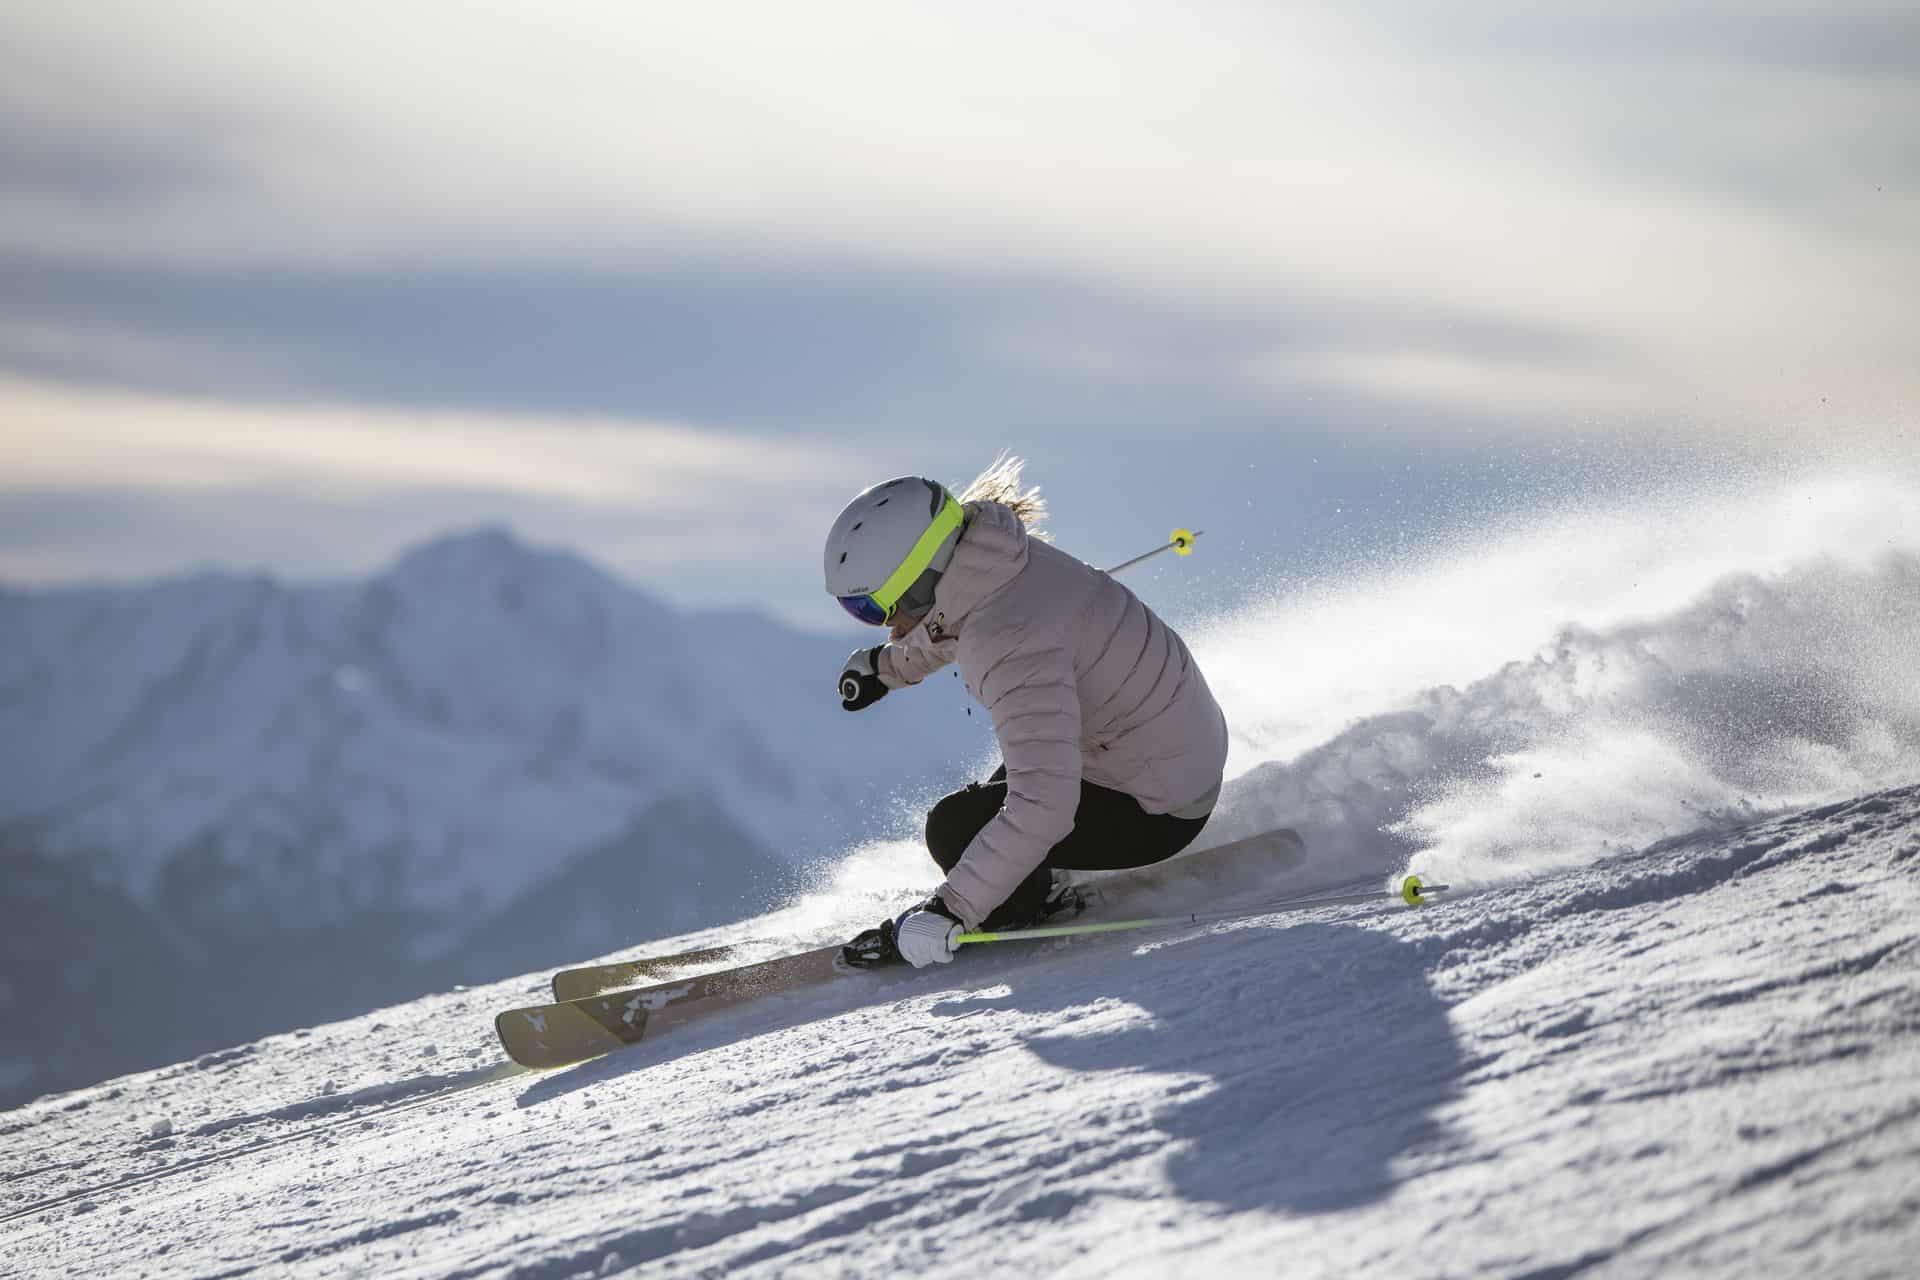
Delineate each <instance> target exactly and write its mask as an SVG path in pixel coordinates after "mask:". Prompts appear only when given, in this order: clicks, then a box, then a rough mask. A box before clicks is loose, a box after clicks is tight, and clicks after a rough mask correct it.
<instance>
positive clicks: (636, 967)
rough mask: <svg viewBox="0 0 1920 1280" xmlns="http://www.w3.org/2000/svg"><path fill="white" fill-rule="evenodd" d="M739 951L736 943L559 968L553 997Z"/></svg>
mask: <svg viewBox="0 0 1920 1280" xmlns="http://www.w3.org/2000/svg"><path fill="white" fill-rule="evenodd" d="M740 950H741V948H740V947H739V946H737V945H732V944H729V945H726V946H719V947H695V948H694V949H693V950H691V951H677V952H675V953H674V954H672V955H670V956H645V957H642V958H641V959H638V960H616V961H614V962H613V963H611V964H589V965H581V966H580V967H579V968H576V969H562V970H560V972H558V973H556V974H554V975H553V998H554V999H555V1000H578V999H581V998H582V997H584V996H592V995H598V994H600V993H601V992H602V991H609V990H615V989H618V988H621V987H631V986H636V985H638V984H639V983H641V982H644V981H646V980H647V979H649V978H664V977H666V976H667V975H668V974H670V973H672V972H673V971H674V970H675V969H691V968H693V967H694V966H696V965H703V964H712V963H714V962H716V961H719V960H727V959H731V958H733V957H734V956H736V955H738V954H739V952H740Z"/></svg>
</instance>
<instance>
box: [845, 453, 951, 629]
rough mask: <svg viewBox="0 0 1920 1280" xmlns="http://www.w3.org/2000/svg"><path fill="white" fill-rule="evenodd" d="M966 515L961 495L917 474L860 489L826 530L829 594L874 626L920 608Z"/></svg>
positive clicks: (925, 605)
mask: <svg viewBox="0 0 1920 1280" xmlns="http://www.w3.org/2000/svg"><path fill="white" fill-rule="evenodd" d="M965 519H966V511H965V508H963V507H962V506H961V505H960V501H959V499H957V498H955V497H954V496H953V495H952V494H951V493H948V492H947V490H946V488H945V486H943V485H940V484H937V483H936V482H934V481H932V480H928V479H925V478H923V477H920V476H901V477H900V478H899V479H897V480H889V481H887V482H886V483H884V484H877V485H875V486H873V488H871V489H868V490H865V491H864V492H862V493H861V494H860V496H859V497H857V498H855V499H854V500H853V501H852V502H849V503H848V504H847V509H846V510H845V511H842V512H841V513H840V518H839V519H838V520H835V521H834V522H833V528H832V529H831V530H830V531H829V532H828V534H827V549H826V569H827V594H829V595H831V596H833V597H834V598H835V599H837V600H838V601H839V602H840V605H841V607H842V608H844V609H845V610H846V611H847V612H848V613H850V614H852V615H853V616H854V617H856V618H858V619H860V621H862V622H867V623H871V624H873V625H874V626H882V625H884V624H886V623H888V622H890V621H892V620H893V617H894V614H895V613H896V612H899V611H902V610H904V611H905V614H906V616H907V617H917V616H919V615H920V614H923V613H925V612H926V611H927V610H928V609H929V608H931V607H932V605H933V586H934V583H936V582H938V581H939V580H940V575H941V574H942V573H943V572H945V571H946V567H947V563H948V562H949V561H950V560H952V559H953V548H954V544H955V543H957V542H959V541H960V527H961V525H962V523H964V521H965Z"/></svg>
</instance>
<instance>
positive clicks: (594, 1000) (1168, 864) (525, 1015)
mask: <svg viewBox="0 0 1920 1280" xmlns="http://www.w3.org/2000/svg"><path fill="white" fill-rule="evenodd" d="M1256 854H1257V855H1258V856H1255V857H1251V858H1250V857H1249V856H1248V855H1256ZM1302 854H1303V845H1302V843H1301V840H1300V836H1299V835H1298V833H1296V832H1294V831H1292V830H1290V829H1286V828H1282V829H1279V830H1275V831H1267V832H1262V833H1260V834H1259V835H1255V836H1249V837H1247V838H1246V839H1244V840H1236V841H1233V842H1231V843H1229V844H1224V845H1215V846H1213V847H1211V848H1207V849H1203V850H1200V851H1198V852H1195V853H1186V854H1181V855H1180V856H1179V857H1176V858H1170V859H1168V860H1167V861H1165V862H1158V863H1154V864H1152V865H1151V866H1147V867H1140V868H1136V869H1133V870H1129V871H1115V872H1105V873H1100V875H1099V877H1098V878H1097V879H1089V880H1088V881H1086V883H1085V889H1084V892H1085V894H1086V896H1087V897H1088V898H1089V899H1091V900H1093V901H1095V902H1100V903H1106V902H1109V901H1112V900H1115V899H1124V898H1131V897H1133V896H1135V895H1136V894H1144V893H1147V892H1150V891H1155V890H1160V891H1164V890H1165V889H1166V887H1167V886H1169V885H1174V884H1179V883H1191V884H1193V885H1194V886H1195V888H1196V889H1201V888H1204V889H1206V890H1207V891H1208V893H1209V895H1210V896H1211V895H1212V894H1217V893H1219V892H1223V891H1224V892H1232V891H1233V890H1234V888H1235V887H1236V882H1244V884H1245V886H1246V887H1252V885H1253V884H1254V883H1257V881H1258V878H1259V877H1260V876H1262V875H1266V874H1270V873H1271V872H1272V870H1273V869H1274V868H1275V866H1276V865H1282V866H1284V865H1291V864H1293V863H1295V862H1297V861H1298V860H1299V859H1300V857H1301V856H1302ZM842 945H843V944H841V943H834V944H832V945H830V946H825V947H818V948H815V949H814V950H812V951H804V952H800V953H798V954H795V955H786V956H776V957H774V958H773V959H770V960H762V961H759V962H757V963H754V964H746V965H739V966H736V967H734V968H729V969H720V970H716V971H712V972H708V973H704V974H697V975H694V976H692V977H688V978H684V979H676V980H672V981H667V982H659V983H654V984H652V985H650V986H643V987H632V988H627V989H623V990H615V991H604V990H603V984H604V982H605V981H606V980H607V978H606V975H608V974H610V973H612V974H615V975H616V977H615V979H614V980H616V981H617V980H620V979H619V977H618V976H617V975H618V974H621V973H625V972H629V971H631V972H633V973H634V974H635V976H639V977H647V976H654V975H655V974H657V973H658V972H660V971H662V970H666V969H672V968H679V967H688V966H691V965H694V964H698V963H701V962H703V961H704V960H711V959H720V958H724V957H725V956H726V955H728V954H730V953H732V952H734V951H736V950H738V949H739V948H735V947H711V948H704V949H702V950H698V951H688V952H680V953H677V954H675V955H669V956H659V957H654V958H651V959H644V960H631V961H621V962H617V963H615V964H611V965H592V966H586V967H583V968H579V969H573V970H563V971H562V973H561V974H558V975H556V976H555V978H554V986H555V992H556V995H557V994H558V993H559V991H560V989H561V987H562V978H565V979H566V984H567V989H570V990H574V989H578V987H579V985H581V984H592V987H593V991H594V994H590V995H580V996H573V997H568V998H561V999H557V1000H555V1001H554V1002H553V1003H551V1004H542V1005H530V1006H527V1007H524V1008H518V1009H507V1010H504V1011H502V1012H501V1013H500V1014H499V1015H497V1016H496V1017H495V1018H494V1029H495V1031H496V1032H498V1034H499V1037H500V1044H501V1047H503V1048H504V1049H505V1050H506V1051H507V1055H508V1056H509V1057H511V1058H512V1059H513V1060H514V1061H515V1062H517V1063H519V1064H520V1065H521V1066H523V1067H535V1068H550V1067H564V1066H570V1065H572V1064H574V1063H577V1062H585V1061H587V1060H588V1059H590V1058H597V1057H599V1056H600V1055H602V1054H605V1053H611V1052H612V1051H614V1050H615V1049H621V1048H625V1047H626V1046H628V1045H631V1044H637V1043H639V1041H640V1040H641V1039H642V1038H644V1037H645V1036H648V1035H657V1034H659V1033H660V1032H661V1031H665V1030H667V1029H669V1028H671V1027H676V1026H681V1025H684V1024H686V1023H688V1022H692V1021H695V1020H696V1019H699V1018H703V1017H706V1016H708V1015H709V1014H712V1013H715V1012H718V1011H720V1010H723V1009H728V1008H732V1007H734V1006H736V1005H739V1004H742V1003H745V1002H747V1001H749V1000H754V999H758V998H760V997H762V996H767V995H774V994H777V993H781V992H786V991H797V990H801V989H804V988H806V987H810V986H816V985H818V984H820V983H824V982H829V981H832V980H833V979H835V978H838V977H842V976H844V975H847V974H851V973H860V972H865V970H861V969H856V968H854V967H853V966H850V965H848V964H847V963H846V962H845V961H844V960H843V959H842V958H841V954H840V953H841V948H842Z"/></svg>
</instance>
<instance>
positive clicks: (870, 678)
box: [840, 645, 887, 711]
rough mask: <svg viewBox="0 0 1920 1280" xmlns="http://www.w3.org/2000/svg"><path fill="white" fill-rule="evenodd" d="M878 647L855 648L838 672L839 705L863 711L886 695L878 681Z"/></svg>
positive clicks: (885, 689) (883, 686) (847, 708)
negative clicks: (844, 665)
mask: <svg viewBox="0 0 1920 1280" xmlns="http://www.w3.org/2000/svg"><path fill="white" fill-rule="evenodd" d="M880 648H881V646H879V645H875V646H873V648H871V649H855V650H854V651H853V656H852V657H850V658H848V659H847V665H846V667H845V668H844V669H843V670H842V671H841V672H840V705H841V707H842V708H844V709H845V710H847V711H863V710H865V709H866V708H868V707H870V706H872V705H873V704H874V703H876V702H878V701H880V699H882V698H884V697H886V696H887V686H886V685H884V684H882V683H880Z"/></svg>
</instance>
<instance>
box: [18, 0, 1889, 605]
mask: <svg viewBox="0 0 1920 1280" xmlns="http://www.w3.org/2000/svg"><path fill="white" fill-rule="evenodd" d="M102 12H103V11H101V10H99V9H97V8H93V7H88V6H72V5H61V4H55V3H51V2H45V3H43V2H41V0H15V3H13V4H10V5H8V6H7V8H6V10H5V11H4V13H0V580H3V581H6V582H10V583H14V584H57V583H65V582H73V581H96V580H114V581H127V580H139V579H142V578H146V577H150V576H153V575H159V574H172V573H178V572H183V571H187V570H192V569H197V568H202V567H207V566H224V567H229V568H234V569H241V570H255V569H266V570H270V571H273V572H276V573H280V574H283V575H286V576H289V577H294V578H305V579H311V578H315V577H328V576H337V575H343V574H357V573H363V572H367V571H370V570H373V569H375V568H377V567H379V566H380V565H382V564H384V563H385V562H387V561H389V560H390V559H391V558H392V557H393V556H394V555H396V554H397V553H398V552H399V551H400V550H402V549H403V548H405V547H406V546H408V545H410V544H411V543H414V542H417V541H419V540H421V539H424V538H428V537H431V536H434V535H436V534H439V533H443V532H447V531H450V530H456V529H461V528H467V527H471V526H474V525H479V524H503V525H507V526H510V527H512V528H514V529H516V530H518V531H519V532H520V533H521V534H522V535H523V536H525V537H527V538H529V539H531V540H534V541H539V542H545V543H558V544H565V545H569V546H572V547H575V548H577V549H578V550H580V551H582V552H583V553H585V554H588V555H589V556H591V557H592V558H594V559H596V560H598V561H600V562H601V563H603V564H605V565H607V566H609V567H610V568H613V569H614V570H616V571H618V572H619V573H621V574H622V575H624V576H625V577H627V578H629V579H630V580H632V581H634V582H636V583H639V584H641V585H643V586H647V587H649V588H652V589H654V590H657V591H658V592H660V593H661V594H663V595H665V596H667V597H669V598H671V599H674V600H676V601H679V602H682V603H687V604H701V605H707V604H729V605H731V604H742V603H745V604H755V605H759V606H761V607H763V608H766V609H768V610H771V611H772V612H774V613H776V614H778V615H779V616H781V617H783V618H786V619H788V620H791V621H795V622H799V623H802V624H803V625H810V626H815V627H818V628H822V629H833V628H836V627H846V626H850V625H852V624H849V623H847V622H846V621H845V620H844V619H843V618H841V617H840V616H839V611H838V610H835V609H833V608H832V607H831V606H830V605H828V604H827V602H826V601H825V600H824V599H823V598H822V597H823V594H824V593H823V591H822V590H821V586H820V569H819V544H820V541H821V538H822V537H823V536H824V533H825V530H826V528H827V527H828V525H829V524H830V523H831V521H832V518H833V516H834V514H835V513H836V512H837V511H838V510H839V508H840V506H841V505H842V504H844V502H845V501H846V500H847V499H848V498H850V497H851V496H852V495H853V493H855V492H857V491H858V490H859V489H861V488H863V487H865V486H866V485H868V484H871V483H875V482H877V481H879V480H882V479H886V478H889V477H891V476H895V475H901V474H909V473H919V474H926V475H931V476H934V477H935V478H938V479H942V480H945V481H947V482H948V483H950V484H955V485H958V484H961V483H964V481H965V480H966V479H968V478H969V477H971V475H972V474H974V473H975V472H976V471H978V470H979V469H981V468H982V467H984V466H985V465H986V464H987V463H988V462H990V461H991V460H992V458H993V457H994V456H995V455H996V454H997V453H998V452H999V451H1000V450H1002V449H1012V450H1014V451H1016V452H1019V453H1022V454H1024V455H1026V456H1027V457H1028V458H1029V459H1030V466H1029V478H1030V479H1031V480H1033V481H1036V482H1038V483H1039V484H1040V485H1041V486H1042V488H1043V489H1044V490H1045V491H1046V493H1047V494H1048V496H1049V497H1050V499H1051V500H1052V504H1053V507H1054V512H1055V515H1054V531H1055V533H1056V535H1057V537H1058V538H1059V540H1060V542H1061V543H1062V545H1064V546H1066V547H1067V549H1069V550H1072V551H1074V552H1075V553H1076V554H1079V555H1081V556H1083V557H1084V558H1086V559H1089V560H1091V561H1094V562H1096V563H1113V562H1117V561H1119V560H1122V559H1125V558H1127V557H1129V556H1131V555H1134V554H1136V553H1138V552H1140V551H1142V550H1145V549H1147V548H1148V547H1150V546H1152V545H1154V544H1155V543H1157V542H1159V541H1161V540H1163V539H1164V538H1165V537H1166V536H1167V533H1168V532H1169V531H1170V530H1171V529H1172V528H1174V527H1175V526H1186V527H1190V528H1200V529H1205V530H1207V532H1208V533H1209V534H1210V535H1211V536H1210V537H1208V538H1206V539H1204V540H1203V543H1202V554H1201V555H1199V556H1196V557H1194V558H1192V559H1191V560H1189V561H1181V562H1178V563H1177V564H1175V563H1161V562H1155V563H1154V564H1153V565H1152V566H1151V567H1150V568H1148V569H1147V570H1145V571H1144V572H1143V574H1142V580H1143V581H1145V582H1147V583H1150V584H1152V590H1153V592H1155V593H1157V595H1156V597H1155V598H1157V599H1159V600H1160V601H1161V602H1162V603H1163V604H1165V605H1168V606H1170V607H1171V608H1172V610H1173V611H1174V612H1175V613H1176V614H1177V613H1179V612H1180V611H1182V610H1184V611H1186V612H1188V613H1194V612H1200V611H1204V610H1207V609H1212V608H1216V607H1219V606H1221V605H1225V604H1230V603H1232V602H1233V601H1234V599H1235V597H1236V596H1237V595H1238V594H1240V593H1243V592H1245V591H1246V590H1248V589H1249V588H1250V586H1251V584H1253V583H1254V582H1256V581H1258V582H1263V583H1271V582H1272V581H1273V580H1274V579H1276V578H1281V579H1284V578H1286V577H1288V576H1289V575H1293V576H1299V575H1309V574H1313V573H1318V572H1324V571H1325V570H1326V567H1327V566H1328V565H1331V564H1336V563H1338V562H1340V561H1341V560H1342V559H1345V558H1351V557H1355V556H1361V557H1366V556H1375V557H1377V556H1383V555H1393V554H1397V553H1399V552H1400V551H1403V550H1405V549H1406V548H1407V547H1409V546H1417V545H1419V544H1421V543H1422V542H1423V541H1424V540H1426V539H1429V538H1432V537H1435V536H1439V535H1440V534H1441V533H1442V532H1444V531H1446V530H1448V529H1453V528H1458V527H1460V526H1461V525H1462V524H1463V523H1471V522H1473V521H1476V520H1482V519H1488V518H1495V517H1498V516H1501V515H1503V514H1510V513H1512V512H1513V511H1515V510H1519V509H1538V508H1543V507H1546V508H1551V507H1553V506H1555V505H1556V504H1560V503H1565V502H1569V501H1573V500H1575V499H1576V498H1578V499H1583V500H1584V499H1588V498H1591V497H1592V495H1593V494H1595V493H1596V492H1602V491H1607V490H1612V489H1617V490H1630V491H1633V492H1636V493H1639V492H1644V491H1646V490H1650V489H1652V490H1659V489H1672V488H1676V487H1680V488H1684V487H1685V486H1686V485H1688V484H1691V483H1694V482H1696V480H1697V479H1698V478H1699V477H1700V476H1702V475H1706V474H1713V475H1720V474H1724V473H1726V472H1727V471H1729V470H1740V469H1756V470H1770V471H1776V472H1777V471H1786V472H1789V473H1791V472H1793V471H1796V470H1803V469H1808V468H1814V467H1818V466H1821V465H1823V464H1825V463H1826V462H1828V461H1830V460H1834V459H1846V460H1849V461H1851V462H1853V463H1858V462H1859V461H1860V460H1861V459H1863V458H1864V459H1866V460H1868V461H1870V462H1872V461H1879V462H1884V463H1886V464H1888V465H1911V464H1912V460H1913V458H1914V456H1915V455H1916V454H1920V449H1916V448H1915V447H1914V436H1913V426H1914V422H1915V418H1916V410H1920V307H1916V306H1915V305H1914V299H1915V298H1916V297H1920V238H1917V237H1915V236H1914V234H1913V231H1912V229H1913V228H1914V227H1915V226H1920V126H1916V125H1915V124H1914V123H1913V122H1914V121H1916V120H1920V17H1916V16H1915V15H1914V13H1913V11H1912V10H1911V8H1909V7H1907V6H1901V5H1887V4H1864V3H1850V2H1848V0H1840V2H1839V3H1832V4H1811V3H1810V4H1802V5H1793V4H1774V3H1755V2H1752V0H1744V2H1742V3H1737V4H1736V3H1731V2H1728V3H1719V2H1714V0H1708V2H1706V3H1693V4H1674V3H1636V2H1633V0H1625V2H1621V3H1610V4H1599V3H1584V4H1568V3H1552V2H1551V0H1547V2H1542V3H1529V4H1512V5H1496V4H1487V3H1479V2H1476V0H1462V2H1461V3H1452V4H1447V5H1422V4H1384V3H1369V2H1367V0H1360V2H1359V3H1344V4H1325V5H1314V4H1300V5H1286V6H1276V5H1268V4H1232V3H1216V4H1210V5H1205V6H1195V5H1191V4H1174V3H1167V4H1120V3H1112V2H1106V3H1086V4H1078V5H1061V4H1038V5H1036V4H1021V5H1012V4H998V3H981V4H972V5H964V6H960V5H902V4H898V3H879V2H878V0H874V2H871V3H868V2H828V3H819V4H813V5H807V6H792V5H779V4H725V3H715V4H707V5H677V6H640V5H632V4H624V3H597V2H586V0H582V2H580V3H562V4H550V5H531V4H509V3H501V2H497V0H460V2H459V3H455V2H453V0H421V2H420V3H416V4H410V5H404V6H374V5H371V4H356V3H338V2H335V3H329V4H311V3H305V2H303V0H286V2H285V3H277V4H274V5H257V4H250V3H244V2H242V0H232V2H224V3H217V2H202V0H169V2H168V3H153V2H148V0H124V2H123V3H120V4H116V5H115V6H113V11H112V16H111V21H110V22H109V21H107V20H105V19H103V17H102V16H101V15H102ZM1171 559H1172V558H1171V557H1165V558H1163V560H1165V561H1168V562H1171Z"/></svg>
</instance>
